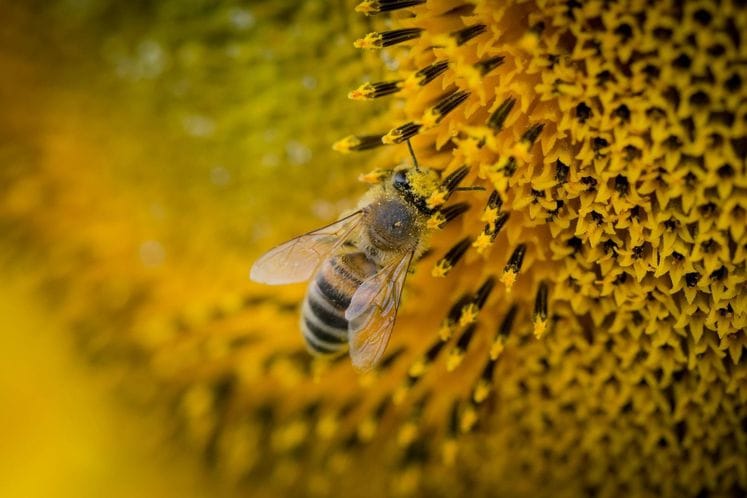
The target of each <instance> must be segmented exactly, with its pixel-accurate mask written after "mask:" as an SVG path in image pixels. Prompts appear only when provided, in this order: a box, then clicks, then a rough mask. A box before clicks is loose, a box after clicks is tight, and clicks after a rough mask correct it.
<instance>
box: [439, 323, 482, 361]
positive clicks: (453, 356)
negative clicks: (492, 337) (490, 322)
mask: <svg viewBox="0 0 747 498" xmlns="http://www.w3.org/2000/svg"><path fill="white" fill-rule="evenodd" d="M476 328H477V325H476V324H474V323H473V324H471V325H469V326H468V327H467V328H466V329H464V332H462V335H460V336H459V339H457V343H456V345H455V346H454V348H453V349H452V350H451V351H449V357H448V358H447V360H446V371H447V372H452V371H454V370H456V368H457V367H458V366H459V365H461V363H462V360H463V359H464V355H465V354H466V353H467V348H468V347H469V344H470V342H472V337H473V336H474V335H475V329H476Z"/></svg>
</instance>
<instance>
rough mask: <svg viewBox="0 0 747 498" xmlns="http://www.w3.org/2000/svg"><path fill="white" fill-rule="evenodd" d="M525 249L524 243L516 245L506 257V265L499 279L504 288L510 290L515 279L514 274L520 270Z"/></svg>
mask: <svg viewBox="0 0 747 498" xmlns="http://www.w3.org/2000/svg"><path fill="white" fill-rule="evenodd" d="M526 249H527V247H526V245H524V244H519V245H518V246H516V249H514V252H513V253H512V254H511V257H510V258H509V259H508V263H506V267H505V268H504V269H503V276H502V277H501V281H502V282H503V283H504V284H505V285H506V290H509V291H510V290H511V287H512V286H513V284H514V282H515V281H516V275H517V274H518V273H519V270H521V264H522V263H523V262H524V253H525V252H526Z"/></svg>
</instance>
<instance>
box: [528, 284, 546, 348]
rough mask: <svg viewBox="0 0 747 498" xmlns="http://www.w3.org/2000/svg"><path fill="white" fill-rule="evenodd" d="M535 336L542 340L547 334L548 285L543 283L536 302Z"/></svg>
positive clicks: (533, 317)
mask: <svg viewBox="0 0 747 498" xmlns="http://www.w3.org/2000/svg"><path fill="white" fill-rule="evenodd" d="M532 322H534V336H535V337H536V338H537V339H542V336H544V335H545V332H547V283H546V282H544V281H542V282H540V284H539V288H538V289H537V296H536V298H535V300H534V314H533V316H532Z"/></svg>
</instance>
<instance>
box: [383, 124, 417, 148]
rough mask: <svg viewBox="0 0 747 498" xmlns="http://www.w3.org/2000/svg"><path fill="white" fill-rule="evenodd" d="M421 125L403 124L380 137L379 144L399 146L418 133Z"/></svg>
mask: <svg viewBox="0 0 747 498" xmlns="http://www.w3.org/2000/svg"><path fill="white" fill-rule="evenodd" d="M422 127H423V125H422V124H420V123H414V122H412V121H411V122H409V123H405V124H403V125H401V126H398V127H397V128H394V129H393V130H391V131H389V133H387V134H386V135H384V136H383V137H381V143H383V144H387V145H389V144H400V143H402V142H404V141H405V140H408V139H410V138H412V137H414V136H415V135H417V134H418V133H419V132H420V128H422Z"/></svg>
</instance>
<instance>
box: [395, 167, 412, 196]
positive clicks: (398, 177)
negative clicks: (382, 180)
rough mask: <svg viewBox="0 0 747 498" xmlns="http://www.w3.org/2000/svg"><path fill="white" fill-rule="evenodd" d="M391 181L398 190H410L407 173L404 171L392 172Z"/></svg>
mask: <svg viewBox="0 0 747 498" xmlns="http://www.w3.org/2000/svg"><path fill="white" fill-rule="evenodd" d="M392 183H393V184H394V188H396V189H397V190H399V191H400V192H407V191H409V190H410V182H409V181H408V180H407V175H406V174H405V172H404V171H397V172H396V173H395V174H394V179H393V180H392Z"/></svg>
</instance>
